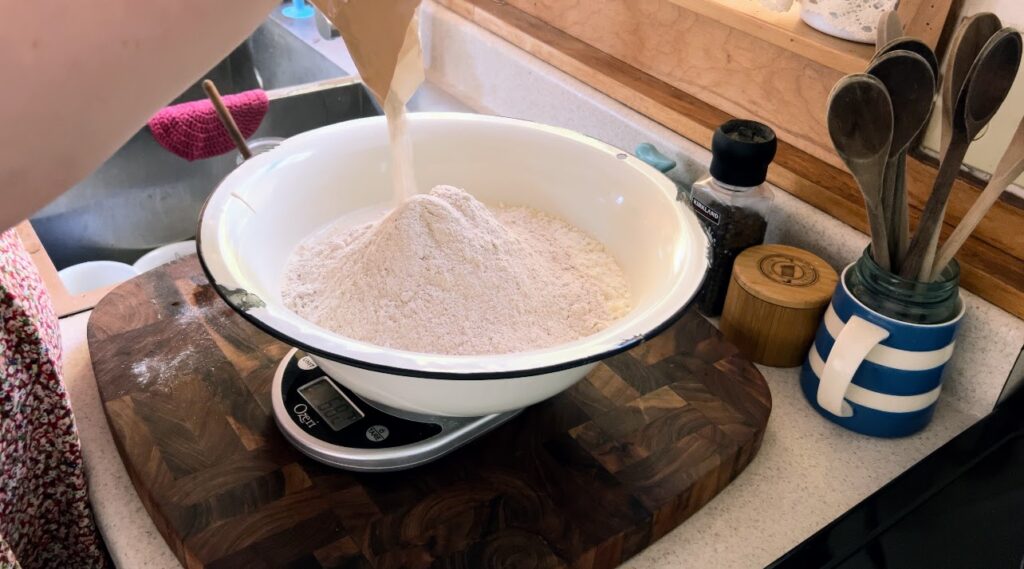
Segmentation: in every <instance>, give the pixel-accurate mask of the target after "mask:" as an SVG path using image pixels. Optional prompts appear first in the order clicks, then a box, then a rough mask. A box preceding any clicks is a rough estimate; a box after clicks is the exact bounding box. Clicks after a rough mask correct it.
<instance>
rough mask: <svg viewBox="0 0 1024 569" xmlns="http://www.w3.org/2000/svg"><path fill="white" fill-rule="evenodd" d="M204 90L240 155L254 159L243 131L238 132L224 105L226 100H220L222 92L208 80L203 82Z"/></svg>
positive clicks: (229, 112) (246, 158) (243, 157)
mask: <svg viewBox="0 0 1024 569" xmlns="http://www.w3.org/2000/svg"><path fill="white" fill-rule="evenodd" d="M203 90H204V91H206V96H207V97H208V98H209V99H210V102H211V103H213V109H214V110H215V111H217V116H218V117H220V122H221V124H223V125H224V128H225V129H226V130H227V131H228V135H229V136H230V137H231V141H232V142H234V143H235V147H236V148H238V153H239V154H241V155H242V159H243V160H248V159H250V158H252V150H249V145H248V144H247V143H246V142H245V137H244V136H242V131H240V130H238V125H237V124H236V123H235V117H233V116H231V111H229V110H228V108H227V106H225V105H224V100H223V99H221V98H220V91H218V90H217V86H216V85H214V84H213V81H210V80H209V79H206V80H204V81H203Z"/></svg>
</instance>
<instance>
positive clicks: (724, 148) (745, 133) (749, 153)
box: [711, 119, 779, 188]
mask: <svg viewBox="0 0 1024 569" xmlns="http://www.w3.org/2000/svg"><path fill="white" fill-rule="evenodd" d="M778 144H779V143H778V140H776V138H775V131H773V130H772V129H771V128H769V127H768V126H767V125H763V124H761V123H759V122H757V121H748V120H742V119H733V120H731V121H728V122H726V123H724V124H722V126H720V127H718V128H717V129H715V134H714V136H712V137H711V175H712V176H713V177H714V178H715V179H716V180H718V181H719V182H722V183H724V184H729V185H730V186H741V187H747V188H749V187H752V186H757V185H760V184H762V183H764V180H765V178H766V177H767V176H768V165H769V164H771V163H772V159H773V158H775V149H776V148H777V147H778Z"/></svg>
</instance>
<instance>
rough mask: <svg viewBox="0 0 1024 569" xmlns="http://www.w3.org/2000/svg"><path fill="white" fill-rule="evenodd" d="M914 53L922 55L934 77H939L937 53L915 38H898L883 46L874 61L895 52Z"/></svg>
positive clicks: (876, 53)
mask: <svg viewBox="0 0 1024 569" xmlns="http://www.w3.org/2000/svg"><path fill="white" fill-rule="evenodd" d="M901 50H902V51H912V52H914V53H916V54H917V55H920V56H921V57H923V58H924V60H925V61H927V62H928V66H929V67H931V68H932V75H934V76H935V77H938V76H939V60H938V58H936V57H935V52H934V51H932V48H931V47H929V46H928V44H926V43H924V42H923V41H921V40H919V39H915V38H908V37H902V38H896V39H894V40H892V41H890V42H889V43H887V44H885V45H883V46H882V47H881V48H880V49H879V50H878V51H877V52H875V55H874V58H873V60H874V59H878V58H879V57H882V56H883V55H885V54H887V53H889V52H893V51H901Z"/></svg>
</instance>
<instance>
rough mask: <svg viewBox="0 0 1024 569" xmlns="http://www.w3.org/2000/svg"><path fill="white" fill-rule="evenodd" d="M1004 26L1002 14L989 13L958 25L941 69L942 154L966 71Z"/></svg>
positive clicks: (950, 134)
mask: <svg viewBox="0 0 1024 569" xmlns="http://www.w3.org/2000/svg"><path fill="white" fill-rule="evenodd" d="M1002 28H1003V24H1002V22H1000V21H999V17H998V16H996V15H995V14H992V13H990V12H981V13H978V14H975V15H973V16H970V17H968V18H967V19H965V20H964V21H963V23H962V24H960V26H959V27H957V30H956V33H955V34H954V35H953V38H952V39H951V40H950V41H949V48H948V49H947V50H946V61H945V66H944V67H943V68H942V75H943V77H942V131H941V133H940V137H939V140H940V143H939V154H940V155H944V154H945V153H946V148H947V147H949V141H950V139H951V138H952V137H953V111H954V109H955V108H956V100H957V97H959V96H960V92H961V91H962V90H963V88H964V81H966V80H967V73H968V72H969V71H970V70H971V65H973V64H974V62H975V60H977V59H978V55H979V54H980V53H981V49H982V48H983V47H985V44H986V43H987V42H988V40H990V39H991V38H992V36H994V35H996V32H998V31H999V30H1001V29H1002Z"/></svg>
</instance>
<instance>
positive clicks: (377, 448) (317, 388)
mask: <svg viewBox="0 0 1024 569" xmlns="http://www.w3.org/2000/svg"><path fill="white" fill-rule="evenodd" d="M271 397H272V399H273V405H274V420H275V421H277V426H278V427H279V428H280V429H281V432H282V433H283V434H284V436H285V438H287V439H288V441H289V442H290V443H291V444H292V445H294V446H295V447H296V448H298V449H299V450H300V451H302V453H303V454H305V455H307V456H309V457H310V458H312V459H314V460H317V461H320V462H322V463H324V464H328V465H330V466H335V467H338V468H344V469H346V470H356V471H361V472H386V471H392V470H404V469H406V468H412V467H414V466H418V465H421V464H425V463H427V462H430V461H431V460H434V459H436V458H439V457H441V456H444V455H445V454H448V453H449V452H451V451H453V450H455V449H457V448H459V447H460V446H462V445H464V444H466V443H468V442H469V441H471V440H473V439H475V438H477V437H479V436H480V435H483V434H484V433H486V432H488V431H490V430H491V429H493V428H495V427H497V426H498V425H500V424H502V423H504V422H505V421H507V420H509V419H511V418H512V417H514V416H515V415H516V414H518V413H519V411H520V410H515V411H509V412H506V413H498V414H495V415H487V416H486V417H431V416H424V415H418V414H415V413H409V412H406V411H400V410H398V409H392V408H389V407H386V406H384V405H381V404H378V403H371V402H369V401H367V400H365V399H362V398H360V397H359V396H357V395H356V394H355V393H353V392H352V391H350V390H349V389H347V388H345V387H344V386H342V385H340V384H339V383H338V382H336V381H334V380H333V379H331V378H330V377H328V376H327V375H326V374H325V373H324V372H323V371H321V370H320V368H319V367H317V365H316V363H315V362H314V361H313V359H312V358H310V357H309V356H307V355H306V353H305V352H302V351H301V350H298V349H293V350H292V351H290V352H289V353H288V355H287V356H285V358H284V360H283V361H282V362H281V365H280V366H278V368H277V371H276V372H275V373H274V384H273V386H272V389H271Z"/></svg>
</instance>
